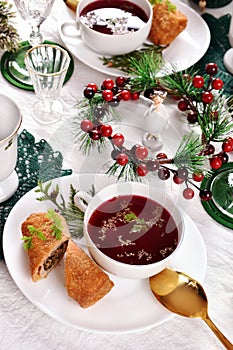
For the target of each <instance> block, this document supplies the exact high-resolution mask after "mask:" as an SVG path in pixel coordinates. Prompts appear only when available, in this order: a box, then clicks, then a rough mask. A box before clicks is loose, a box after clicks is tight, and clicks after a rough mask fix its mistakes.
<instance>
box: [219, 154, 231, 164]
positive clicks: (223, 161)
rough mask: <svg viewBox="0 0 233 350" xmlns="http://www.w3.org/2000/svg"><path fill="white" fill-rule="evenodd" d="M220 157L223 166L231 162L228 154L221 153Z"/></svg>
mask: <svg viewBox="0 0 233 350" xmlns="http://www.w3.org/2000/svg"><path fill="white" fill-rule="evenodd" d="M219 157H220V158H221V161H222V164H226V163H227V162H228V160H229V157H228V154H227V153H226V152H220V153H219Z"/></svg>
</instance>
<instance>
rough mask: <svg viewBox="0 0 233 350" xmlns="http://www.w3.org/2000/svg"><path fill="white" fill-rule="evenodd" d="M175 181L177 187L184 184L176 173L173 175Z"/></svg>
mask: <svg viewBox="0 0 233 350" xmlns="http://www.w3.org/2000/svg"><path fill="white" fill-rule="evenodd" d="M173 181H174V182H175V183H176V184H177V185H180V184H182V183H183V182H184V179H180V178H179V177H178V175H177V174H176V173H175V174H174V175H173Z"/></svg>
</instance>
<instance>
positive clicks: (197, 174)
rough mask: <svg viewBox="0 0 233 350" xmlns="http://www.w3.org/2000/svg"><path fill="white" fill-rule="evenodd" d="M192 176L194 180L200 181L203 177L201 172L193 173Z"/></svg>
mask: <svg viewBox="0 0 233 350" xmlns="http://www.w3.org/2000/svg"><path fill="white" fill-rule="evenodd" d="M192 178H193V180H194V181H196V182H201V181H202V180H203V179H204V174H203V173H193V175H192Z"/></svg>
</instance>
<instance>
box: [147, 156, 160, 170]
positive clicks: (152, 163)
mask: <svg viewBox="0 0 233 350" xmlns="http://www.w3.org/2000/svg"><path fill="white" fill-rule="evenodd" d="M146 166H147V168H148V170H149V171H155V170H158V169H159V167H160V164H159V162H158V161H157V160H156V159H149V160H148V161H147V162H146Z"/></svg>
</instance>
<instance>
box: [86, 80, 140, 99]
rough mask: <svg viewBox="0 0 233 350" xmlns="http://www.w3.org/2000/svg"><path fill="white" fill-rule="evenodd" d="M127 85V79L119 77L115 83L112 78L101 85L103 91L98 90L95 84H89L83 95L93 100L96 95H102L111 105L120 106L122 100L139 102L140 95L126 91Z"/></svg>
mask: <svg viewBox="0 0 233 350" xmlns="http://www.w3.org/2000/svg"><path fill="white" fill-rule="evenodd" d="M126 83H127V79H126V78H124V77H117V78H116V80H115V82H114V80H113V79H111V78H106V79H104V81H103V83H102V85H101V89H98V86H97V85H96V84H95V83H89V84H88V85H87V87H86V88H85V90H84V92H83V94H84V97H86V98H88V99H92V98H93V97H94V96H95V95H96V94H98V95H101V96H102V99H103V101H105V102H110V103H111V104H118V103H119V102H120V101H121V100H123V101H129V100H137V99H138V98H139V93H138V92H131V91H130V90H128V89H126V88H125V86H126Z"/></svg>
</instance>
